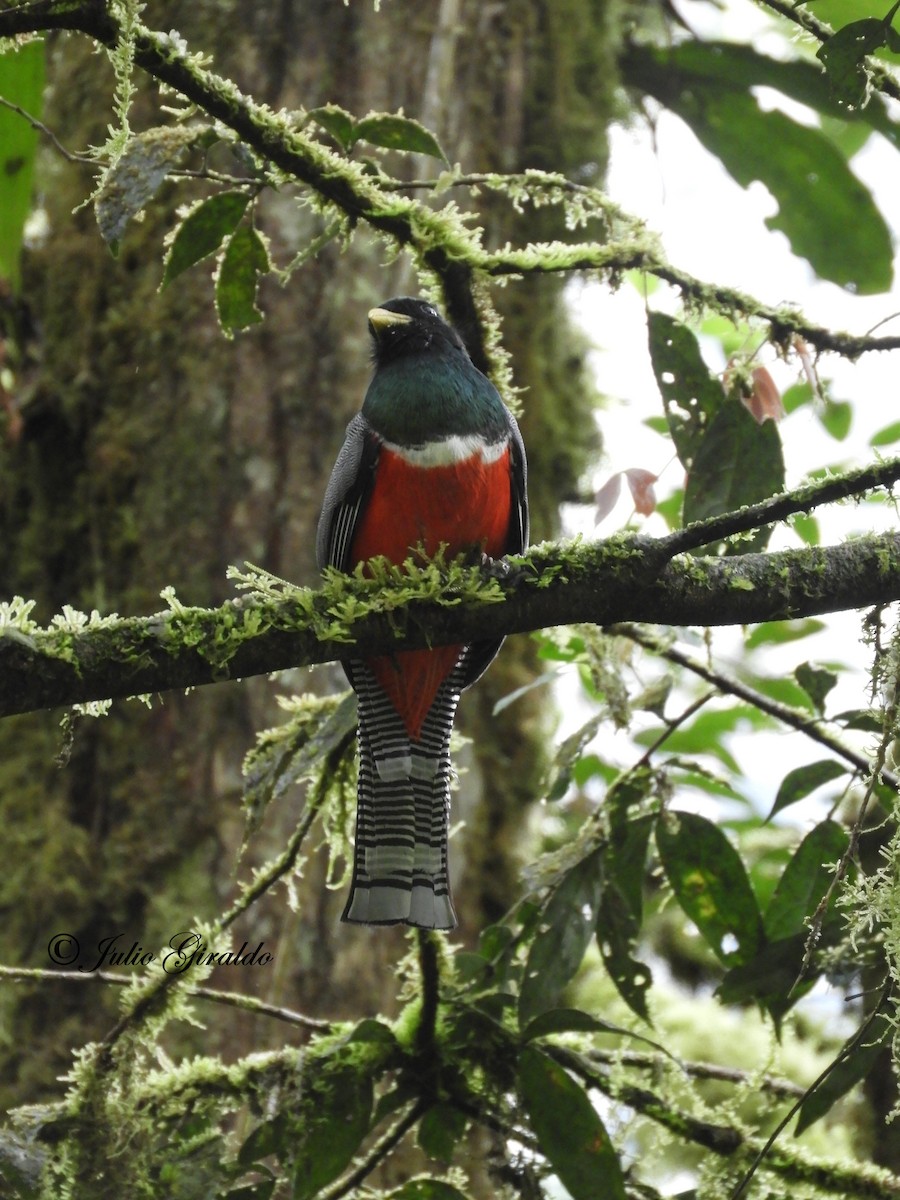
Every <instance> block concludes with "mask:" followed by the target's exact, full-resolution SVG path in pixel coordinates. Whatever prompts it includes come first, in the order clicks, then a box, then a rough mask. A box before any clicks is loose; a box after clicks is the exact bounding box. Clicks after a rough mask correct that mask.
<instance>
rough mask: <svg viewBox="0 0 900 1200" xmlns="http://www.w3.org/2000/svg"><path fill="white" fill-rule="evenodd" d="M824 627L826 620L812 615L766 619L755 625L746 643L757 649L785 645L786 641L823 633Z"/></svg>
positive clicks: (794, 640)
mask: <svg viewBox="0 0 900 1200" xmlns="http://www.w3.org/2000/svg"><path fill="white" fill-rule="evenodd" d="M824 628H825V623H824V621H818V620H816V619H814V618H812V617H809V618H807V619H805V620H802V621H766V622H765V624H763V625H755V626H754V627H753V629H752V631H751V633H750V635H749V636H748V637H747V639H746V640H745V642H744V645H745V646H746V647H747V649H748V650H755V649H756V647H757V646H767V645H773V646H783V645H784V644H785V642H796V641H798V640H799V639H800V638H805V637H809V636H810V635H811V634H813V633H821V632H822V630H823V629H824Z"/></svg>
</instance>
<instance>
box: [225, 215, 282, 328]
mask: <svg viewBox="0 0 900 1200" xmlns="http://www.w3.org/2000/svg"><path fill="white" fill-rule="evenodd" d="M269 266H270V264H269V252H268V250H267V249H266V244H265V242H264V241H263V240H262V238H261V237H260V236H259V234H258V233H257V232H256V230H255V229H253V228H252V226H250V225H241V226H239V227H238V228H237V229H236V230H235V232H234V233H233V234H232V235H231V237H230V238H229V240H228V245H227V246H226V247H225V254H224V256H223V258H222V261H221V263H220V264H219V272H218V274H217V276H216V312H217V313H218V315H219V324H220V325H221V326H222V330H223V332H224V333H225V334H227V335H228V336H230V335H231V334H233V333H235V332H237V331H239V330H241V329H246V328H247V327H248V326H249V325H255V324H257V322H259V321H261V320H262V313H261V312H260V311H259V309H258V308H257V307H256V288H257V284H258V283H259V276H260V275H261V274H263V273H265V272H266V271H268V270H269Z"/></svg>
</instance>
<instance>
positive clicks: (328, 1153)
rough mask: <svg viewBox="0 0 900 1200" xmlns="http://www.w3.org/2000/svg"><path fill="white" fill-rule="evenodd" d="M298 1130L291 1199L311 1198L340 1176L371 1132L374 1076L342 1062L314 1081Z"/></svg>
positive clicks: (304, 1199) (307, 1199) (302, 1199)
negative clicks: (303, 1117) (372, 1078)
mask: <svg viewBox="0 0 900 1200" xmlns="http://www.w3.org/2000/svg"><path fill="white" fill-rule="evenodd" d="M312 1091H313V1095H310V1096H308V1097H307V1102H306V1103H305V1104H304V1109H305V1116H306V1120H305V1121H304V1122H303V1123H302V1125H301V1127H300V1129H299V1130H298V1138H297V1143H296V1158H295V1161H294V1174H293V1191H292V1193H291V1197H292V1200H309V1198H310V1197H311V1196H314V1195H315V1193H316V1192H317V1191H318V1190H319V1189H320V1188H322V1187H324V1186H325V1184H327V1183H331V1181H332V1179H335V1178H337V1176H338V1175H340V1173H341V1171H343V1170H344V1168H345V1167H346V1166H347V1164H348V1163H349V1162H350V1160H351V1159H352V1158H353V1155H354V1154H355V1153H356V1151H357V1150H358V1149H359V1144H360V1142H361V1141H362V1140H363V1138H364V1137H365V1136H366V1134H367V1133H368V1132H369V1123H370V1118H371V1113H372V1080H371V1079H370V1078H369V1077H368V1076H367V1075H363V1074H361V1073H360V1072H359V1071H358V1070H354V1069H353V1068H350V1067H340V1068H337V1069H335V1070H331V1071H328V1072H327V1073H325V1074H323V1075H321V1076H320V1077H318V1078H317V1079H316V1080H315V1081H314V1082H313V1083H312Z"/></svg>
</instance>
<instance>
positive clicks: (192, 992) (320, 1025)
mask: <svg viewBox="0 0 900 1200" xmlns="http://www.w3.org/2000/svg"><path fill="white" fill-rule="evenodd" d="M3 980H9V982H11V983H78V984H89V983H91V982H95V983H105V984H112V985H114V986H115V987H128V986H129V985H130V984H132V983H134V980H133V979H131V978H129V976H127V975H117V974H116V973H115V972H114V971H50V970H47V969H46V968H41V967H5V966H0V982H2V981H3ZM186 994H187V995H188V996H192V997H196V998H197V999H198V1000H209V1001H210V1002H212V1003H213V1004H225V1005H227V1006H228V1007H230V1008H240V1009H242V1010H243V1011H244V1012H249V1013H255V1014H258V1015H260V1016H263V1017H272V1018H274V1019H275V1020H276V1021H284V1022H286V1023H287V1024H288V1025H298V1026H300V1027H301V1028H302V1029H310V1030H313V1031H315V1032H316V1033H327V1032H328V1031H329V1030H331V1029H332V1028H333V1022H332V1021H323V1020H321V1019H319V1018H318V1017H307V1016H306V1015H305V1014H304V1013H299V1012H296V1011H295V1010H294V1009H291V1008H283V1007H282V1006H281V1005H278V1004H269V1003H267V1001H265V1000H260V999H259V998H258V997H257V996H249V995H247V994H246V993H244V992H224V991H221V990H220V989H219V988H208V987H189V988H187V990H186Z"/></svg>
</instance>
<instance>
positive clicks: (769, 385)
mask: <svg viewBox="0 0 900 1200" xmlns="http://www.w3.org/2000/svg"><path fill="white" fill-rule="evenodd" d="M751 378H752V379H753V391H752V392H751V393H750V395H749V396H744V397H742V399H743V401H744V404H745V405H746V406H747V408H748V409H749V410H750V412H751V414H752V416H753V419H754V420H755V421H756V423H757V425H762V423H763V421H780V420H781V418H782V417H783V416H784V405H783V404H782V403H781V392H779V390H778V388H777V387H776V386H775V380H774V379H773V378H772V376H771V375H770V374H769V372H768V370H767V369H766V368H765V367H754V368H753V370H752V372H751Z"/></svg>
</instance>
